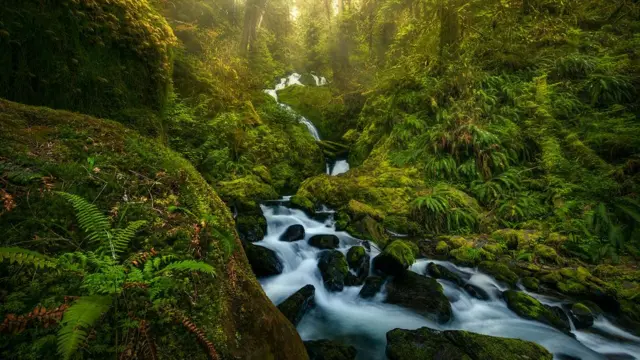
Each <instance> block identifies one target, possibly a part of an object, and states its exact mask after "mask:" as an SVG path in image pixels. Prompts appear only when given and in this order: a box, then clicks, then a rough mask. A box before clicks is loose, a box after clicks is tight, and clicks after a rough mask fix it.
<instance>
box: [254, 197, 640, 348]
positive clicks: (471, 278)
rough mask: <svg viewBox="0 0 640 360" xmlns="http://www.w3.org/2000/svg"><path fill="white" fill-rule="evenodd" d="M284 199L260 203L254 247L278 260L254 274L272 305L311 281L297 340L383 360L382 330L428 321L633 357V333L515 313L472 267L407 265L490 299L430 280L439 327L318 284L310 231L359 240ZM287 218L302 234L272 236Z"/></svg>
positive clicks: (344, 247) (344, 245) (346, 244)
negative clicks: (443, 307)
mask: <svg viewBox="0 0 640 360" xmlns="http://www.w3.org/2000/svg"><path fill="white" fill-rule="evenodd" d="M287 200H288V198H284V199H283V200H282V201H281V202H276V203H271V204H270V205H265V206H262V210H263V213H264V216H265V217H266V219H267V226H268V230H267V236H266V237H265V238H264V240H263V241H261V242H258V243H256V245H261V246H265V247H267V248H270V249H272V250H274V251H275V252H276V253H277V255H278V257H279V258H280V259H281V260H282V263H283V265H284V270H283V272H282V274H280V275H276V276H272V277H268V278H263V279H262V280H261V284H262V286H263V288H264V290H265V292H266V293H267V295H268V296H269V298H270V299H271V300H272V301H273V302H274V303H275V304H279V303H280V302H282V301H284V300H285V299H286V298H287V297H288V296H290V295H291V294H293V293H294V292H296V291H297V290H299V289H300V288H302V287H303V286H305V285H307V284H312V285H313V286H315V288H316V292H315V303H316V306H315V308H314V309H313V310H311V311H310V312H309V313H308V314H306V315H305V316H304V317H303V319H302V321H301V322H300V323H299V324H298V327H297V328H298V332H299V333H300V335H301V337H302V338H303V339H304V340H316V339H334V340H340V341H341V342H343V343H346V344H350V345H353V346H354V347H356V348H357V350H358V359H362V360H364V359H380V360H382V359H386V356H385V346H386V337H385V334H386V333H387V332H388V331H390V330H392V329H395V328H402V329H417V328H420V327H423V326H428V327H431V328H434V329H455V330H468V331H472V332H476V333H481V334H486V335H493V336H500V337H510V338H520V339H524V340H529V341H533V342H536V343H538V344H540V345H542V346H544V347H545V348H547V349H548V350H549V351H550V352H552V353H553V354H554V357H555V358H556V359H575V358H577V359H582V360H587V359H621V360H622V359H638V357H639V356H640V338H638V337H635V336H633V335H632V334H629V333H627V332H625V331H624V330H622V329H620V328H618V327H616V326H614V325H613V324H611V323H610V322H609V321H608V320H607V319H606V318H604V317H600V318H598V319H596V321H595V323H594V325H593V327H592V328H590V329H587V330H575V328H573V327H572V329H573V330H572V333H573V334H574V335H575V338H573V337H571V336H568V335H566V334H564V333H562V332H560V331H558V330H556V329H555V328H552V327H549V326H546V325H544V324H541V323H539V322H535V321H529V320H525V319H523V318H520V317H519V316H517V315H516V314H515V313H513V312H512V311H511V310H509V308H508V307H507V306H506V304H505V303H504V301H502V300H501V299H500V298H499V296H498V291H501V290H505V289H506V287H505V286H503V285H501V284H500V283H498V282H497V281H496V280H495V279H493V278H492V277H490V276H488V275H486V274H483V273H481V272H479V271H477V270H476V269H472V268H465V267H460V266H456V265H454V264H452V263H450V262H447V261H436V260H427V259H421V260H418V262H416V263H415V264H414V265H413V266H412V267H411V271H414V272H416V273H419V274H424V273H425V268H426V265H427V263H428V262H434V263H436V264H439V265H442V266H445V267H446V268H448V269H449V270H451V271H453V272H455V273H457V274H458V275H459V276H461V277H462V278H463V279H465V280H466V281H467V282H468V283H471V284H473V285H475V286H477V287H479V288H481V289H483V290H485V291H486V292H487V293H488V294H490V296H491V298H490V299H489V300H486V301H485V300H479V299H476V298H474V297H471V296H470V295H469V294H468V293H467V292H466V291H465V290H464V289H462V288H461V287H459V286H458V285H456V284H454V283H452V282H449V281H446V280H438V281H439V282H440V283H441V284H442V286H443V287H444V292H445V295H446V296H447V298H448V299H449V301H450V302H451V304H452V308H453V320H452V321H450V322H449V323H447V324H444V325H439V324H437V323H435V322H432V321H430V320H429V319H426V318H423V317H421V316H420V315H418V314H417V313H414V312H412V311H410V310H407V309H404V308H401V307H398V306H395V305H390V304H386V303H384V302H383V300H384V297H385V294H384V293H379V294H378V295H377V296H376V297H375V298H373V299H366V300H365V299H362V298H360V297H359V296H358V293H359V292H360V289H361V288H362V286H350V287H345V288H344V290H343V291H341V292H329V291H327V290H326V289H325V287H324V285H323V282H322V278H321V275H320V272H319V270H318V260H317V259H318V254H319V253H320V252H321V251H323V250H320V249H316V248H314V247H311V246H310V245H308V244H307V241H308V239H309V238H310V237H311V236H313V235H317V234H335V235H336V236H338V238H339V239H340V247H339V248H338V250H339V251H341V252H343V253H344V254H346V252H347V251H348V249H349V248H350V247H351V246H354V245H360V244H362V241H361V240H359V239H356V238H353V237H351V236H350V235H349V234H348V233H346V232H341V231H336V229H335V226H334V221H333V217H332V216H331V213H330V212H328V214H325V215H329V216H328V218H327V219H326V220H324V221H319V220H315V219H312V218H310V217H309V216H307V215H306V214H305V213H304V212H303V211H300V210H296V209H291V208H288V207H287V206H286V201H287ZM326 212H327V211H325V213H326ZM294 224H301V225H302V226H304V228H305V230H306V235H305V238H304V240H299V241H296V242H284V241H280V240H279V237H280V235H281V234H282V233H284V231H285V230H286V229H287V227H289V226H290V225H294ZM378 253H379V251H377V250H376V249H375V248H374V247H372V248H371V251H370V252H369V256H370V257H371V259H373V258H374V257H375V256H376V255H377V254H378ZM383 289H384V287H383ZM529 294H530V295H532V296H534V297H536V298H537V299H538V300H539V301H540V302H542V303H543V304H548V305H560V304H563V303H565V302H564V301H563V300H559V299H554V298H550V297H546V296H542V295H538V294H534V293H529Z"/></svg>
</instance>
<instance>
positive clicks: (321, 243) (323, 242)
mask: <svg viewBox="0 0 640 360" xmlns="http://www.w3.org/2000/svg"><path fill="white" fill-rule="evenodd" d="M309 245H311V246H313V247H316V248H318V249H337V248H338V246H340V238H338V237H337V236H335V235H333V234H320V235H313V236H312V237H311V238H310V239H309Z"/></svg>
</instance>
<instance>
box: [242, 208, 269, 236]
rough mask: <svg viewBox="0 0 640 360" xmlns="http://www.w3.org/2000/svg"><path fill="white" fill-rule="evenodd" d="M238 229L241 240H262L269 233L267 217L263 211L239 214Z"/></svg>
mask: <svg viewBox="0 0 640 360" xmlns="http://www.w3.org/2000/svg"><path fill="white" fill-rule="evenodd" d="M236 229H237V230H238V237H240V240H243V241H248V242H256V241H261V240H262V239H264V236H265V234H266V233H267V219H265V217H264V216H263V215H262V214H261V213H260V214H251V215H238V217H237V218H236Z"/></svg>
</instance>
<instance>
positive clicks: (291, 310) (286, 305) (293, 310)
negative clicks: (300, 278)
mask: <svg viewBox="0 0 640 360" xmlns="http://www.w3.org/2000/svg"><path fill="white" fill-rule="evenodd" d="M315 294H316V288H315V287H314V286H313V285H305V286H304V287H302V289H300V290H298V291H296V292H295V293H294V294H293V295H291V296H289V297H288V298H287V299H286V300H285V301H283V302H282V303H280V305H278V310H280V311H281V312H282V314H284V316H285V317H286V318H287V319H289V321H291V323H292V324H293V325H294V326H297V325H298V323H299V322H300V320H302V317H303V316H304V315H305V314H306V313H307V312H308V311H309V310H311V308H313V307H314V306H315V301H314V299H315Z"/></svg>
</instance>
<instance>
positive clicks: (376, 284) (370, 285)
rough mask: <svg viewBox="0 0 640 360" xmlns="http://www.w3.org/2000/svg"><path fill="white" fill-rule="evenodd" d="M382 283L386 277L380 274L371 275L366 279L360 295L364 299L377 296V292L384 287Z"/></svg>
mask: <svg viewBox="0 0 640 360" xmlns="http://www.w3.org/2000/svg"><path fill="white" fill-rule="evenodd" d="M382 284H384V279H383V278H381V277H379V276H369V277H368V278H367V279H366V280H365V281H364V286H363V287H362V289H360V293H359V295H360V297H361V298H363V299H369V298H372V297H374V296H376V294H377V293H379V292H380V289H382Z"/></svg>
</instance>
